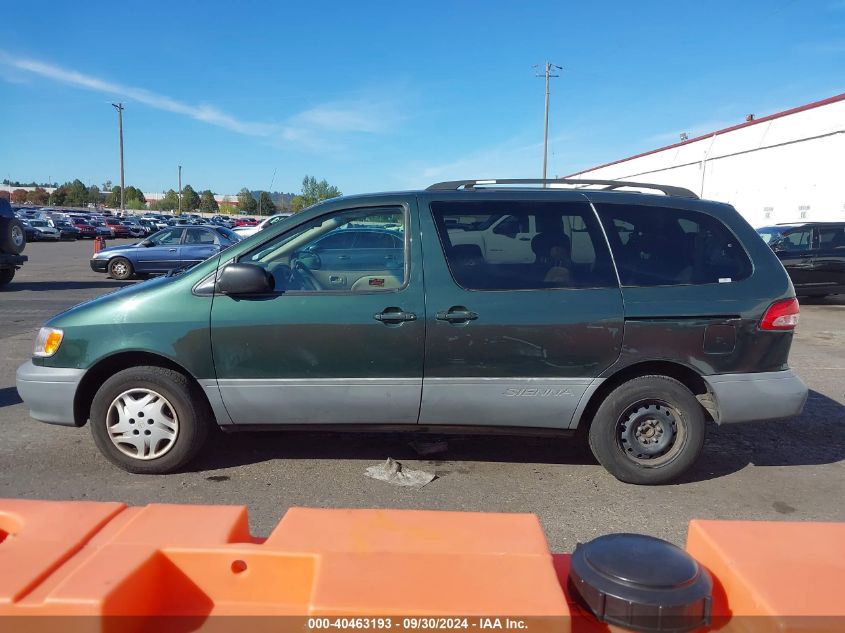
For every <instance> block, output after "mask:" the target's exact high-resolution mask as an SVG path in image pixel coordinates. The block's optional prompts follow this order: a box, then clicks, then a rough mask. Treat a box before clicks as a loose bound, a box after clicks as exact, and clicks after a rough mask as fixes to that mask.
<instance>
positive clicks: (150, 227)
mask: <svg viewBox="0 0 845 633" xmlns="http://www.w3.org/2000/svg"><path fill="white" fill-rule="evenodd" d="M138 224H139V225H140V226H141V227H142V228H143V229H144V235H145V236H149V235H152V234H153V233H155V232H156V231H159V230H161V229H163V228H164V227H163V226H160V225H159V223H158V221H157V220H154V219H152V218H140V219H139V220H138Z"/></svg>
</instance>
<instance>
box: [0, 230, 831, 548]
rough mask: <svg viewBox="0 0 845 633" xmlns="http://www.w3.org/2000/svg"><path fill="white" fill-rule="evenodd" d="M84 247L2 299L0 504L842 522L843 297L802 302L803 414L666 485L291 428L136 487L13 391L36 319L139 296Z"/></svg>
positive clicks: (262, 513) (452, 446)
mask: <svg viewBox="0 0 845 633" xmlns="http://www.w3.org/2000/svg"><path fill="white" fill-rule="evenodd" d="M124 241H125V240H112V241H110V245H111V244H115V243H120V242H124ZM91 250H92V242H91V241H88V240H86V241H79V242H62V243H34V244H30V245H28V246H27V250H26V254H27V255H28V256H29V258H30V261H29V262H28V263H27V265H26V266H25V267H24V268H23V269H22V270H20V271H19V272H18V275H17V276H16V278H15V281H14V282H13V283H12V284H11V285H10V286H9V287H8V289H7V290H5V291H4V292H2V293H0V497H28V498H43V499H87V500H120V501H124V502H127V503H130V504H146V503H152V502H168V503H217V504H224V503H231V504H246V505H248V506H249V510H250V519H251V525H252V529H253V531H254V532H255V533H257V534H266V533H267V532H268V531H269V530H270V529H271V528H272V527H273V526H274V525H275V523H276V522H277V521H278V519H279V517H280V516H281V515H282V514H284V512H285V510H286V509H287V508H288V507H290V506H295V505H297V506H315V507H398V508H426V509H441V510H464V511H467V510H469V511H473V510H474V511H488V512H490V511H493V512H533V513H536V514H537V515H539V516H540V518H541V520H542V523H543V526H544V528H545V531H546V534H547V537H548V539H549V542H550V545H551V547H552V548H553V549H554V550H558V551H569V550H571V549H572V548H573V547H574V545H575V543H577V542H579V541H584V540H587V539H590V538H592V537H594V536H596V535H598V534H603V533H607V532H623V531H633V532H645V533H649V534H652V535H655V536H659V537H662V538H666V539H668V540H670V541H673V542H675V543H683V540H684V538H685V535H686V524H687V522H688V521H689V520H690V519H691V518H695V517H702V518H736V519H795V520H838V521H842V520H845V505H843V503H842V499H843V498H845V328H843V327H842V324H843V321H845V297H839V298H828V299H822V300H815V301H814V302H807V303H806V304H805V305H802V314H801V325H800V327H799V329H798V332H797V334H796V339H795V343H794V345H793V348H792V355H791V365H792V367H793V368H794V369H796V371H797V372H798V373H799V374H800V375H801V376H802V378H803V379H804V380H805V381H806V382H807V384H808V386H809V387H810V389H811V392H810V398H809V401H808V403H807V406H806V408H805V411H804V413H803V415H802V416H801V417H800V418H798V419H794V420H789V421H780V422H770V423H759V424H749V425H741V426H733V427H722V428H718V429H717V428H716V427H715V426H714V427H713V428H711V429H710V434H709V437H708V440H707V443H706V446H705V454H704V456H703V457H702V459H701V461H700V463H699V465H698V466H697V467H696V468H695V469H694V470H693V471H692V472H691V474H689V475H688V476H687V477H685V478H684V480H682V481H681V482H679V483H676V484H674V485H670V486H663V487H655V488H647V487H637V486H632V485H627V484H622V483H620V482H618V481H617V480H615V479H614V478H613V477H612V476H611V475H609V474H608V473H607V472H606V471H605V470H604V469H603V468H602V467H601V466H599V465H598V464H597V463H596V462H594V460H593V459H592V457H591V456H590V455H589V453H588V451H586V450H584V448H583V447H580V446H579V445H578V444H576V443H575V442H574V441H568V440H563V439H561V440H557V439H551V440H550V439H548V438H543V439H538V438H524V437H523V438H521V437H480V436H467V437H453V436H449V437H446V438H445V439H446V440H447V442H448V450H447V451H446V452H445V453H442V454H438V455H436V456H433V457H431V458H429V457H420V456H419V455H418V454H417V453H416V452H415V451H414V449H413V448H412V447H410V446H409V444H408V442H409V441H410V440H412V439H413V436H411V435H408V434H387V433H384V434H372V433H367V434H352V435H350V434H345V435H342V434H317V433H304V432H292V431H291V432H273V433H249V434H238V435H225V436H222V437H220V438H215V440H214V441H213V442H212V444H211V445H210V446H208V447H207V448H206V450H205V451H204V452H203V453H202V455H201V456H200V458H199V460H197V461H196V462H195V463H194V464H192V466H191V467H190V469H189V470H188V471H186V472H181V473H178V474H174V475H167V476H139V475H131V474H128V473H126V472H123V471H122V470H119V469H117V468H116V467H114V466H111V465H110V464H109V463H108V462H106V461H105V459H104V458H102V457H101V456H100V454H99V453H98V451H97V450H96V448H95V447H94V444H93V441H92V439H91V436H90V432H89V431H88V429H87V428H83V429H73V428H65V427H58V426H51V425H47V424H42V423H40V422H35V421H33V420H31V419H30V418H29V417H28V415H27V411H26V409H25V407H24V405H23V404H22V403H21V400H20V398H19V396H18V394H17V391H16V389H15V386H14V385H15V369H16V368H17V366H18V365H19V364H20V363H21V362H23V361H24V360H26V359H27V358H28V357H29V356H30V353H31V349H32V343H33V339H34V335H35V331H36V330H37V328H38V327H39V326H40V325H41V324H42V323H43V322H44V321H45V320H47V319H48V318H49V317H50V316H52V315H53V314H56V313H57V312H60V311H61V310H64V309H66V308H68V307H70V306H73V305H75V304H77V303H79V302H82V301H84V300H86V299H89V298H91V297H95V296H97V295H100V294H103V293H105V292H109V291H110V290H112V289H114V288H116V287H118V286H120V285H122V284H123V283H134V282H116V281H113V280H111V279H108V278H106V277H105V276H104V275H101V274H97V273H94V272H92V271H91V270H90V268H89V266H88V258H89V257H90V254H91ZM388 456H389V457H393V458H395V459H397V460H400V461H401V462H402V463H403V464H406V465H407V466H409V467H413V468H422V469H424V470H428V471H431V472H435V473H436V474H437V478H436V479H435V480H434V481H433V482H431V483H430V484H428V485H427V486H425V487H423V488H421V489H418V490H414V489H405V488H397V487H393V486H390V485H388V484H386V483H383V482H379V481H375V480H372V479H368V478H366V477H364V470H365V468H366V467H367V466H370V465H373V464H376V463H378V462H380V461H383V460H384V459H385V458H387V457H388Z"/></svg>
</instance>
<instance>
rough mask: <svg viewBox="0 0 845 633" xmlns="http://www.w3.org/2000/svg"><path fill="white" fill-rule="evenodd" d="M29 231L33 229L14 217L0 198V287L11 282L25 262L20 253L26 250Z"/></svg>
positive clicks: (24, 257) (9, 208)
mask: <svg viewBox="0 0 845 633" xmlns="http://www.w3.org/2000/svg"><path fill="white" fill-rule="evenodd" d="M29 230H34V229H31V228H30V227H27V226H26V225H25V224H24V221H23V220H21V219H19V218H18V217H16V215H15V212H14V210H13V209H12V205H11V204H9V201H8V200H6V199H5V198H0V287H3V286H5V285H6V284H8V283H9V282H11V281H12V279H13V278H14V276H15V272H16V271H17V270H18V268H20V267H21V266H22V265H23V263H24V262H25V261H26V260H27V257H26V255H21V253H22V252H23V250H24V248H26V242H27V239H29V237H28V235H27V234H28V232H29Z"/></svg>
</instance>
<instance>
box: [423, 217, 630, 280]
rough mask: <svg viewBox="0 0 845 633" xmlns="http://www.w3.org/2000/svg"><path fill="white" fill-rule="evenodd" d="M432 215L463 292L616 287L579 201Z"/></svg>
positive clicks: (593, 223) (592, 221)
mask: <svg viewBox="0 0 845 633" xmlns="http://www.w3.org/2000/svg"><path fill="white" fill-rule="evenodd" d="M431 212H432V216H433V218H434V222H435V224H436V226H437V231H438V234H439V237H440V243H441V245H442V247H443V251H444V254H445V256H446V261H447V263H448V265H449V270H450V272H451V273H452V277H453V279H454V280H455V282H456V283H457V284H458V285H459V286H461V287H462V288H466V289H467V290H543V289H555V288H606V287H613V286H616V285H617V281H616V275H615V273H614V271H613V266H612V264H611V261H610V253H609V252H608V250H607V244H606V243H605V240H604V237H603V236H602V233H601V228H600V226H599V223H598V221H597V220H596V218H595V215H594V214H593V211H592V209H591V208H590V206H589V205H588V204H586V203H582V202H553V201H548V202H529V201H489V202H487V201H460V202H433V203H432V204H431ZM491 219H492V221H491ZM503 225H504V226H503Z"/></svg>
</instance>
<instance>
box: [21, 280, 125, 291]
mask: <svg viewBox="0 0 845 633" xmlns="http://www.w3.org/2000/svg"><path fill="white" fill-rule="evenodd" d="M133 283H135V282H132V281H16V282H14V283H12V284H9V286H8V287H6V288H5V289H4V292H20V291H21V290H31V291H34V292H44V291H48V290H89V289H98V288H121V287H123V286H128V285H131V284H133Z"/></svg>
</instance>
